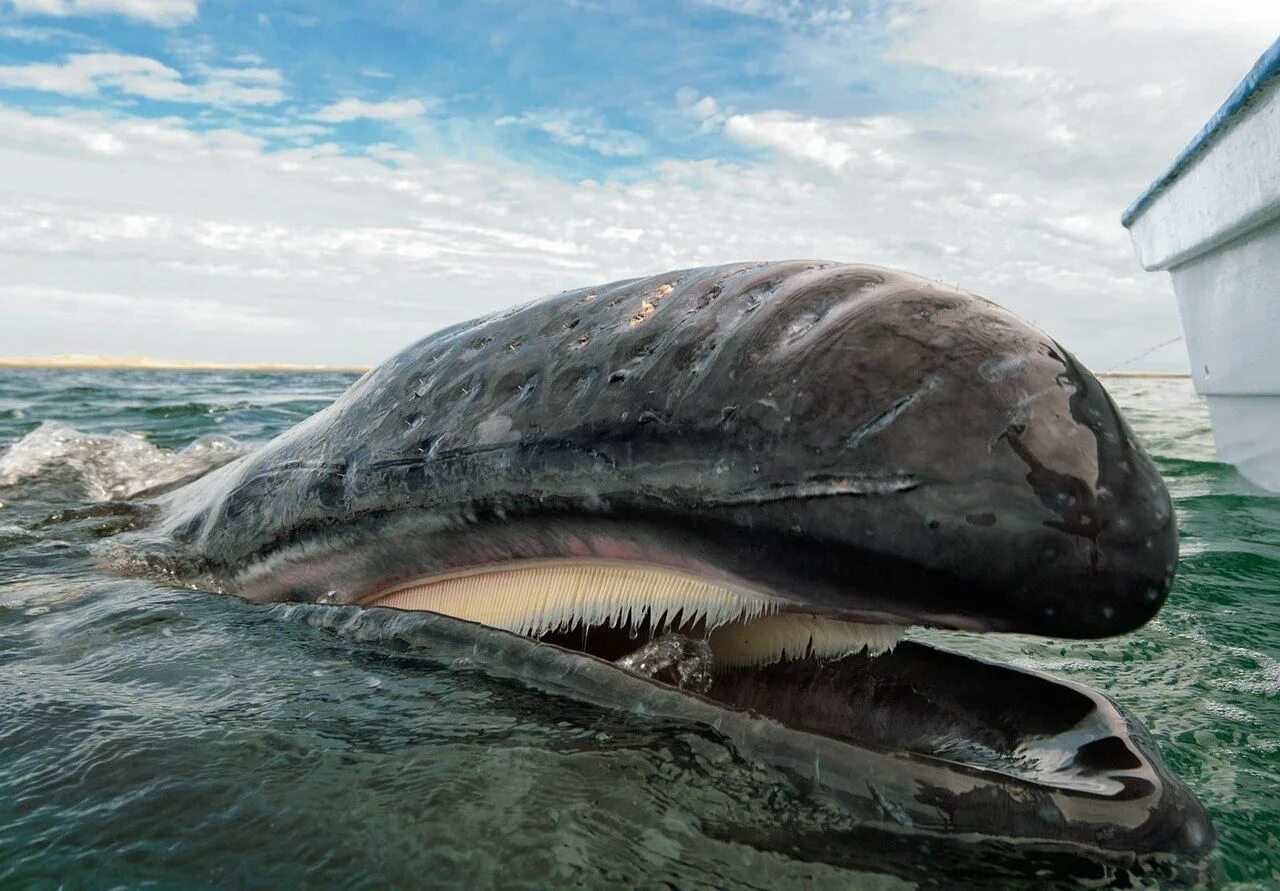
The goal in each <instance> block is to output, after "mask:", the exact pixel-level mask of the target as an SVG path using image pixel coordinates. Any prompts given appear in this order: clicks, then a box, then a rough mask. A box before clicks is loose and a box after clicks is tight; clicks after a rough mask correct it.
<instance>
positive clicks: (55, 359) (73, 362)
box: [0, 355, 370, 374]
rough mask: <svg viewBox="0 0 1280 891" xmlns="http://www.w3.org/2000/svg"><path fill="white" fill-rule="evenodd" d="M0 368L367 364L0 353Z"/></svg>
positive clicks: (346, 368)
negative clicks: (301, 363)
mask: <svg viewBox="0 0 1280 891" xmlns="http://www.w3.org/2000/svg"><path fill="white" fill-rule="evenodd" d="M0 368H29V369H50V370H81V371H94V370H102V371H287V372H315V373H325V372H329V373H333V372H350V373H361V374H363V373H364V372H366V371H368V370H369V368H370V366H368V365H293V364H289V363H282V362H205V361H200V360H186V359H152V358H150V357H149V356H83V355H69V356H12V357H0Z"/></svg>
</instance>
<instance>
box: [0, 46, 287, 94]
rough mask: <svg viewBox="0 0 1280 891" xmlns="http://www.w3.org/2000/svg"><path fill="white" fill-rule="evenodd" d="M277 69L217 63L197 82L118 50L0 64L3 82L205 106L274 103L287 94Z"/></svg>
mask: <svg viewBox="0 0 1280 891" xmlns="http://www.w3.org/2000/svg"><path fill="white" fill-rule="evenodd" d="M280 82H281V78H280V74H279V72H277V71H274V70H270V69H264V68H214V69H208V70H207V71H206V72H205V76H204V77H203V78H202V79H201V80H198V81H196V82H194V83H189V82H187V81H185V80H184V79H183V77H182V75H181V74H180V73H179V72H178V71H176V70H174V69H173V68H170V67H169V66H168V65H165V64H164V63H162V62H159V61H157V60H156V59H152V58H149V57H147V56H130V55H122V54H120V53H79V54H76V55H72V56H69V57H68V58H67V59H66V60H65V61H63V62H33V63H30V64H27V65H6V66H0V85H4V86H9V87H20V88H24V89H29V90H40V91H43V92H46V93H60V94H62V95H66V96H97V95H100V94H102V93H104V92H109V91H116V92H119V93H123V94H125V95H130V96H139V97H141V98H144V99H154V100H159V101H165V102H187V103H196V104H203V105H274V104H276V103H278V102H280V101H282V100H283V99H284V94H283V93H282V92H281V91H280V89H279V87H278V84H279V83H280Z"/></svg>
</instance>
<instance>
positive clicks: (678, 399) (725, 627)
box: [139, 261, 1213, 871]
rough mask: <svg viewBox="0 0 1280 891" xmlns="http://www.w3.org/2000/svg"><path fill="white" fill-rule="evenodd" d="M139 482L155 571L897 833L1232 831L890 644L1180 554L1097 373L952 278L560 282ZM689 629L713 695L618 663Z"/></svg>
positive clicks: (1008, 839) (1079, 851) (1021, 839)
mask: <svg viewBox="0 0 1280 891" xmlns="http://www.w3.org/2000/svg"><path fill="white" fill-rule="evenodd" d="M152 495H153V504H154V505H155V507H156V509H157V512H158V519H157V520H156V522H155V524H154V525H153V527H152V528H151V529H149V530H147V531H146V532H144V533H140V534H139V535H140V537H141V538H142V539H145V541H146V542H147V547H146V548H145V549H143V550H147V553H146V556H145V557H144V558H141V560H142V563H143V564H145V565H146V566H148V567H151V568H155V567H160V568H163V569H164V570H165V571H167V572H169V573H170V574H173V575H177V576H180V577H182V578H183V579H185V580H188V581H190V583H192V584H194V585H198V586H200V587H203V588H207V589H209V590H215V591H221V592H226V593H232V594H237V595H239V596H242V597H245V598H248V599H250V600H253V601H258V602H263V603H274V602H282V601H283V602H294V603H304V604H314V605H313V606H298V607H290V609H299V610H303V611H304V615H305V617H306V618H307V620H308V621H311V622H312V623H313V624H316V625H318V626H320V627H326V628H331V629H335V630H340V629H345V630H346V633H351V634H355V635H356V636H358V637H361V639H374V640H382V641H400V642H401V643H404V642H405V641H407V640H410V639H412V641H413V642H414V645H421V646H425V647H427V648H431V647H433V646H434V647H439V648H443V649H446V650H448V649H449V648H453V649H455V650H456V649H458V648H466V649H467V650H468V652H471V653H472V654H473V655H476V656H477V658H481V661H482V662H484V663H485V664H487V665H490V666H492V667H493V670H495V671H499V672H504V673H508V674H513V675H514V676H516V677H518V678H520V679H522V680H524V681H525V682H528V683H532V684H534V685H535V686H539V687H541V688H543V689H548V690H550V691H552V692H556V693H561V694H564V695H570V696H574V697H576V698H582V699H587V700H590V701H594V702H598V703H600V704H603V705H609V706H612V707H622V708H633V709H639V710H642V711H644V712H646V713H649V714H654V715H659V716H665V717H670V718H675V719H678V720H684V721H692V722H696V723H699V724H702V725H705V726H708V727H713V728H715V729H716V730H717V732H720V733H722V734H723V735H725V736H726V737H728V738H729V739H731V740H732V741H733V742H734V744H735V745H737V746H738V747H739V748H740V749H742V750H743V751H746V752H749V753H751V754H752V755H753V756H755V757H759V758H760V759H762V760H764V761H767V762H769V763H771V764H773V765H774V766H776V767H778V768H780V769H782V770H784V771H786V772H787V773H788V774H789V775H791V776H793V777H795V778H797V781H798V782H802V783H804V784H807V785H809V786H810V787H812V788H813V789H814V790H815V792H817V793H820V794H824V795H831V796H834V797H836V798H837V799H839V800H840V801H841V802H842V803H843V804H844V805H845V806H846V807H847V808H849V809H850V810H851V811H852V812H854V813H855V814H857V815H858V816H859V818H860V819H861V820H864V821H865V825H866V826H867V827H868V829H869V831H871V830H874V831H876V832H879V833H882V837H883V838H893V839H900V838H902V837H904V836H910V837H913V838H928V839H932V840H934V842H936V843H938V844H943V843H945V844H946V845H951V846H955V845H959V846H960V847H961V848H963V847H965V846H973V845H981V844H995V845H997V846H998V847H1000V849H1001V850H1004V851H1007V850H1008V849H1009V847H1010V846H1012V847H1013V848H1014V849H1018V850H1022V851H1036V852H1040V854H1037V856H1041V855H1043V856H1047V857H1058V856H1059V855H1062V856H1069V857H1071V858H1079V859H1081V860H1082V861H1087V862H1090V863H1094V862H1107V863H1109V864H1112V866H1108V867H1107V868H1108V869H1110V868H1113V866H1114V864H1120V866H1121V867H1123V868H1126V869H1127V868H1130V867H1132V868H1134V869H1138V870H1139V871H1141V870H1143V869H1147V868H1149V863H1150V862H1156V861H1159V862H1165V861H1168V862H1183V861H1188V860H1191V861H1194V860H1198V859H1202V858H1203V857H1204V855H1205V854H1206V853H1207V852H1208V851H1209V850H1210V849H1211V847H1212V844H1213V830H1212V826H1211V824H1210V823H1209V821H1208V819H1207V817H1206V815H1205V812H1204V810H1203V808H1202V807H1201V805H1200V804H1199V802H1197V801H1196V799H1195V798H1194V796H1193V795H1191V793H1190V792H1189V791H1188V790H1187V789H1186V787H1185V786H1183V785H1182V784H1181V783H1180V782H1179V781H1178V780H1177V779H1176V777H1174V776H1173V775H1172V773H1171V772H1170V771H1169V770H1168V769H1167V768H1166V767H1165V766H1164V764H1163V763H1162V762H1161V760H1160V758H1159V754H1158V752H1157V750H1156V748H1155V746H1154V744H1153V743H1152V741H1151V740H1150V738H1149V736H1148V735H1147V734H1146V732H1145V731H1144V730H1143V728H1142V727H1141V725H1140V724H1139V723H1138V722H1137V721H1136V720H1135V719H1134V718H1133V717H1131V716H1129V715H1127V714H1126V713H1125V712H1124V711H1122V710H1121V709H1120V707H1119V706H1117V705H1116V704H1115V703H1114V702H1112V701H1111V700H1110V699H1109V698H1107V697H1106V696H1105V695H1103V694H1100V693H1098V692H1096V691H1093V690H1091V689H1089V688H1087V687H1083V686H1081V685H1079V684H1074V683H1070V682H1066V681H1062V680H1057V679H1054V678H1051V677H1049V676H1047V675H1043V674H1040V673H1036V672H1031V671H1026V670H1021V669H1013V668H1009V667H1004V666H999V665H994V664H992V663H989V662H984V661H981V660H977V659H973V658H970V657H966V656H963V655H960V654H956V653H949V652H945V651H942V650H939V649H936V648H932V647H928V646H925V645H923V644H920V643H914V642H905V643H901V644H899V645H897V646H896V648H895V647H893V643H894V642H895V641H896V639H897V637H896V636H895V633H894V632H891V630H892V629H901V628H903V627H906V626H913V625H914V626H929V627H940V628H955V629H962V630H967V631H975V632H1021V633H1029V634H1038V635H1047V636H1053V637H1060V638H1096V637H1103V636H1108V635H1115V634H1121V633H1124V632H1127V631H1130V630H1133V629H1135V628H1138V627H1140V626H1141V625H1142V624H1143V623H1145V622H1146V621H1147V620H1148V619H1150V618H1151V617H1152V616H1153V615H1154V614H1155V613H1156V612H1157V611H1158V610H1159V608H1160V606H1161V605H1162V604H1163V602H1164V600H1165V598H1166V596H1167V595H1168V592H1169V589H1170V585H1171V583H1172V580H1173V575H1174V570H1175V565H1176V562H1177V530H1176V525H1175V520H1174V516H1173V510H1172V505H1171V502H1170V499H1169V495H1168V492H1167V491H1166V489H1165V486H1164V484H1163V481H1162V480H1161V478H1160V476H1159V473H1158V472H1157V470H1156V468H1155V467H1154V465H1153V464H1152V462H1151V460H1150V459H1149V458H1148V456H1147V455H1146V453H1145V452H1144V451H1143V449H1142V447H1141V445H1140V444H1139V443H1138V442H1137V440H1136V439H1135V437H1134V434H1133V432H1132V430H1131V429H1130V428H1129V426H1128V425H1127V424H1126V422H1125V421H1124V419H1123V418H1122V417H1121V415H1120V413H1119V412H1118V410H1117V409H1116V407H1115V405H1114V404H1113V402H1112V401H1111V399H1110V398H1109V397H1108V395H1107V394H1106V392H1105V391H1104V389H1103V388H1102V386H1101V385H1100V384H1099V382H1098V381H1097V379H1096V378H1094V377H1093V375H1091V374H1090V373H1089V372H1088V370H1086V369H1085V368H1084V367H1083V366H1082V365H1081V364H1080V363H1079V362H1077V361H1076V360H1075V359H1074V358H1073V357H1072V356H1071V354H1070V353H1068V352H1067V351H1066V350H1065V349H1063V348H1062V347H1061V346H1059V345H1058V344H1057V343H1056V342H1054V341H1053V340H1052V339H1051V338H1049V337H1048V336H1047V335H1045V334H1044V333H1042V332H1040V331H1039V330H1037V329H1035V328H1034V327H1032V326H1030V325H1028V324H1027V323H1026V322H1024V321H1022V320H1020V319H1019V318H1017V317H1016V316H1014V315H1012V314H1010V313H1009V312H1007V311H1005V310H1003V309H1001V308H1000V307H998V306H996V305H995V304H993V303H990V302H989V301H986V300H983V299H981V298H979V297H976V296H974V295H971V294H967V293H964V292H960V291H958V290H957V289H955V288H952V287H950V286H944V285H940V284H938V283H934V282H931V281H927V280H924V279H920V278H917V277H914V276H910V275H906V274H902V273H898V272H893V271H889V270H886V269H881V268H877V267H869V266H853V265H838V264H829V263H820V262H801V261H797V262H785V263H755V264H736V265H731V266H721V267H712V268H703V269H691V270H681V271H675V272H670V273H666V274H663V275H658V276H653V277H649V278H644V279H635V280H629V281H622V282H617V283H613V284H608V285H602V286H599V287H595V288H585V289H580V290H576V291H571V292H566V293H563V294H559V295H556V296H553V297H550V298H546V299H543V300H540V301H536V302H533V303H530V304H527V305H525V306H521V307H518V308H515V309H512V310H510V311H507V312H503V313H500V314H496V315H492V316H489V317H486V318H482V319H479V320H476V321H473V322H468V323H464V324H460V325H455V326H453V327H451V328H447V329H445V330H443V331H440V332H437V333H436V334H433V335H431V336H429V337H427V338H425V339H423V340H421V341H419V342H417V343H415V344H414V345H412V346H410V347H408V348H407V349H405V350H404V351H402V352H401V353H399V354H398V355H396V356H393V357H392V358H390V359H389V360H387V361H386V362H385V363H383V364H382V365H380V366H379V367H377V368H376V369H374V370H372V371H370V372H369V373H368V374H366V375H365V376H364V377H362V378H361V379H360V380H359V381H357V382H356V383H355V384H354V385H353V386H352V387H351V388H350V389H349V390H348V391H347V392H346V393H345V394H344V395H343V396H341V397H340V398H339V399H338V400H337V401H336V402H335V403H334V404H333V405H332V406H330V407H329V408H327V409H325V410H324V411H321V412H320V413H318V414H316V415H315V416H313V417H312V418H310V419H308V420H306V421H304V422H303V423H301V424H299V425H298V426H297V427H295V428H294V429H292V430H290V431H288V432H286V433H284V434H283V435H281V436H280V437H278V438H276V439H275V440H273V441H272V442H270V443H268V444H267V445H265V446H264V447H262V448H261V449H260V450H258V451H257V452H255V453H253V454H250V455H247V456H245V457H243V458H240V459H238V460H236V461H235V462H233V463H231V464H229V465H227V466H225V467H222V468H220V469H218V470H216V471H214V472H212V473H210V474H208V475H206V476H204V477H202V478H200V479H198V480H195V481H193V482H191V483H189V484H187V485H185V486H183V487H182V488H179V489H177V490H175V491H171V492H167V493H152ZM353 606H355V607H373V608H372V609H366V610H359V611H357V612H356V613H355V614H354V616H353V614H352V612H351V607H353ZM672 630H674V631H678V632H680V633H682V634H690V635H694V636H701V637H706V638H707V639H709V640H710V642H711V649H712V650H713V651H714V652H715V654H716V659H717V674H716V677H715V679H714V683H713V684H712V686H711V687H710V689H709V690H707V691H705V692H698V691H692V690H684V689H679V688H678V687H677V686H674V685H672V684H670V683H666V682H665V681H666V680H670V678H666V679H665V680H664V679H663V678H651V677H640V676H637V675H635V674H632V673H629V672H626V671H623V670H622V669H620V668H618V667H617V666H616V665H614V664H613V660H615V659H617V658H618V657H619V656H622V655H625V654H626V653H627V652H628V651H629V650H633V649H635V648H636V647H637V646H639V645H640V643H643V642H644V640H646V639H648V638H649V637H651V636H655V635H658V634H660V633H664V632H666V631H672ZM584 631H585V632H586V633H585V634H584ZM884 650H889V651H888V652H882V651H884ZM877 653H879V654H878V655H877ZM896 843H897V842H896V841H895V842H894V844H896ZM885 844H888V843H887V842H886V843H885ZM796 845H800V842H798V841H797V842H796ZM817 849H820V850H822V851H826V853H817V854H813V853H812V851H810V854H812V855H813V856H832V855H831V854H830V851H829V845H825V844H817ZM797 850H798V848H797ZM805 850H809V849H808V848H806V849H805ZM1045 852H1048V853H1045ZM806 856H807V855H806ZM1053 862H1054V863H1059V861H1058V860H1054V861H1053ZM1135 864H1138V865H1137V866H1135Z"/></svg>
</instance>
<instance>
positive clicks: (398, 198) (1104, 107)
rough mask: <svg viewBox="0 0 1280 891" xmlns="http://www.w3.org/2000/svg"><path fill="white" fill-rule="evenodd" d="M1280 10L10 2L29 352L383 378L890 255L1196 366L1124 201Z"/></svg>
mask: <svg viewBox="0 0 1280 891" xmlns="http://www.w3.org/2000/svg"><path fill="white" fill-rule="evenodd" d="M1277 33H1280V3H1277V2H1276V0H1218V2H1214V3H1206V2H1203V0H813V2H810V0H682V2H676V0H669V2H668V0H540V2H528V3H520V2H514V0H475V2H467V3H461V2H456V0H455V2H442V3H432V2H420V0H363V2H360V3H352V2H349V0H342V2H338V0H310V2H306V3H303V2H283V0H235V2H225V0H0V355H8V356H15V355H16V356H38V355H50V354H61V353H88V354H98V355H111V356H122V355H147V356H152V357H156V358H166V359H199V360H210V361H228V362H302V363H320V364H368V363H375V362H377V361H379V360H381V359H382V358H384V357H385V356H387V355H389V354H390V353H392V352H394V351H395V350H397V349H398V348H400V347H402V346H404V345H406V344H408V343H411V342H413V341H415V340H417V339H419V338H420V337H422V336H424V335H426V334H428V333H430V332H431V331H433V330H435V329H437V328H439V327H442V326H444V325H447V324H451V323H453V322H457V321H461V320H464V319H468V318H473V317H476V316H480V315H483V314H485V313H487V312H490V311H492V310H495V309H498V308H501V307H504V306H508V305H511V304H513V303H519V302H524V301H527V300H529V299H531V298H534V297H538V296H541V295H544V294H550V293H555V292H558V291H561V290H564V289H569V288H576V287H581V286H588V285H592V284H598V283H603V282H608V281H613V280H617V279H622V278H628V277H633V276H637V275H648V274H656V273H660V272H663V271H667V270H672V269H679V268H685V267H689V266H700V265H706V264H714V263H728V262H735V261H743V260H761V259H789V258H818V259H826V260H839V261H849V262H861V263H872V264H876V265H882V266H889V267H893V268H897V269H903V270H907V271H910V272H914V273H916V274H919V275H923V276H926V277H928V278H931V279H936V280H940V281H945V282H948V283H953V284H955V285H956V286H957V287H960V288H963V289H965V290H968V291H973V292H976V293H979V294H982V295H983V296H985V297H989V298H991V299H993V300H995V301H997V302H998V303H1001V304H1003V305H1005V306H1007V307H1009V308H1010V309H1012V310H1013V311H1015V312H1017V313H1018V314H1020V315H1022V316H1023V317H1024V318H1027V319H1029V320H1030V321H1032V322H1034V323H1035V324H1037V325H1039V326H1040V327H1041V328H1043V329H1044V330H1046V331H1047V332H1049V333H1050V334H1051V335H1052V336H1054V337H1055V338H1057V339H1058V340H1059V341H1060V342H1061V343H1063V344H1064V345H1065V346H1066V347H1067V348H1068V349H1071V350H1072V351H1073V352H1075V353H1076V354H1077V355H1078V356H1079V357H1080V358H1081V359H1083V360H1084V361H1085V362H1086V363H1087V364H1089V365H1090V366H1091V367H1093V368H1094V369H1096V370H1110V369H1113V368H1117V367H1119V368H1125V369H1157V370H1175V371H1178V370H1185V368H1186V367H1187V360H1186V354H1185V348H1184V347H1183V345H1182V343H1181V342H1180V341H1179V340H1178V338H1179V335H1180V333H1181V331H1180V328H1179V324H1178V316H1177V311H1176V305H1175V301H1174V297H1173V292H1172V288H1171V287H1170V284H1169V279H1168V276H1167V274H1165V273H1147V272H1144V271H1143V270H1142V269H1141V267H1140V266H1139V265H1138V262H1137V260H1136V259H1135V257H1134V253H1133V249H1132V247H1131V244H1130V241H1129V236H1128V233H1127V231H1126V230H1125V229H1123V228H1122V227H1121V225H1120V222H1119V218H1120V213H1121V211H1122V210H1123V209H1124V208H1125V206H1127V205H1128V203H1129V202H1130V201H1131V200H1132V199H1133V198H1134V197H1135V196H1136V195H1137V194H1138V193H1139V192H1141V191H1142V189H1143V188H1144V187H1145V186H1146V185H1147V183H1148V182H1150V181H1151V180H1152V179H1154V178H1155V177H1156V176H1157V175H1158V174H1159V173H1160V172H1161V171H1162V170H1163V169H1164V168H1165V167H1166V166H1167V165H1168V163H1169V162H1170V161H1171V160H1172V159H1173V157H1174V156H1175V155H1176V154H1177V152H1178V151H1179V149H1181V147H1182V146H1183V145H1184V144H1185V143H1186V142H1187V141H1188V140H1189V139H1190V137H1191V136H1192V135H1193V134H1194V133H1195V132H1196V131H1197V130H1198V129H1199V128H1200V127H1201V125H1202V124H1203V123H1204V122H1205V121H1206V120H1207V119H1208V118H1209V116H1210V115H1211V114H1212V113H1213V111H1214V110H1215V109H1216V108H1217V106H1218V105H1219V104H1220V103H1221V102H1222V101H1223V100H1224V99H1225V98H1226V96H1227V94H1228V93H1229V92H1230V91H1231V89H1232V88H1233V87H1234V86H1235V84H1236V83H1237V81H1238V80H1239V79H1240V78H1241V77H1242V76H1243V75H1244V73H1245V72H1246V71H1247V70H1248V69H1249V68H1250V67H1251V66H1252V64H1253V62H1254V61H1255V60H1256V58H1257V57H1258V56H1259V55H1260V54H1261V53H1262V52H1263V51H1264V50H1265V49H1266V48H1267V46H1268V45H1269V44H1270V43H1271V42H1272V41H1273V40H1274V39H1275V38H1276V35H1277Z"/></svg>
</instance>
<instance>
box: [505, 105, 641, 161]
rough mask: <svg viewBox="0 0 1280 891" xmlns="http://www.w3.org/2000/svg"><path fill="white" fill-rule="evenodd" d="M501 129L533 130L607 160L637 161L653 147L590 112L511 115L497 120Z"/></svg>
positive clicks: (543, 110) (543, 112)
mask: <svg viewBox="0 0 1280 891" xmlns="http://www.w3.org/2000/svg"><path fill="white" fill-rule="evenodd" d="M494 124H495V125H496V126H498V127H532V128H534V129H535V130H538V131H540V132H542V133H545V134H546V135H547V136H550V137H551V139H552V140H553V141H555V142H557V143H559V144H560V145H566V146H569V147H570V148H585V149H589V150H590V151H593V152H595V153H596V154H598V155H602V156H604V157H607V158H634V157H637V156H639V155H643V154H644V153H645V152H646V151H648V149H649V144H648V142H646V141H645V140H644V139H643V138H642V137H640V136H639V135H637V134H635V133H631V132H628V131H626V130H614V129H611V128H609V127H607V126H605V125H604V123H603V121H602V120H601V118H600V117H599V115H595V114H593V113H591V112H586V111H561V110H558V109H541V110H537V111H526V112H525V113H524V114H521V115H507V116H505V117H501V118H498V119H497V120H496V121H494Z"/></svg>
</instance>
